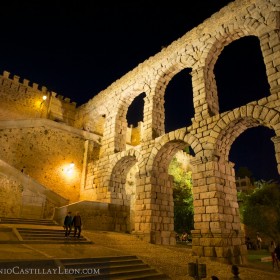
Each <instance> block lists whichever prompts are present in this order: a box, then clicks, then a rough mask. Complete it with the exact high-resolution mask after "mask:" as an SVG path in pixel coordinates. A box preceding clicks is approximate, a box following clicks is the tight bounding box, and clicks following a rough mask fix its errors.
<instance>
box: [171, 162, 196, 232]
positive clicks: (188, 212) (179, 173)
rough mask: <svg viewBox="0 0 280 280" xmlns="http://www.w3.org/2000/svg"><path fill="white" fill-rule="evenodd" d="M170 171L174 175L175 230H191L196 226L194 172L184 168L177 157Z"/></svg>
mask: <svg viewBox="0 0 280 280" xmlns="http://www.w3.org/2000/svg"><path fill="white" fill-rule="evenodd" d="M168 173H169V175H172V176H173V200H174V228H175V231H176V232H178V233H182V232H184V231H186V232H190V231H191V230H192V229H193V228H194V221H193V215H194V211H193V194H192V178H191V175H192V173H191V171H186V170H184V169H183V168H182V163H180V162H179V161H178V160H177V159H176V157H174V158H173V159H172V161H171V163H170V165H169V170H168Z"/></svg>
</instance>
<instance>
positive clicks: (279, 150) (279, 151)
mask: <svg viewBox="0 0 280 280" xmlns="http://www.w3.org/2000/svg"><path fill="white" fill-rule="evenodd" d="M271 140H272V141H273V143H274V148H275V157H276V162H277V170H278V173H279V174H280V136H274V137H272V138H271Z"/></svg>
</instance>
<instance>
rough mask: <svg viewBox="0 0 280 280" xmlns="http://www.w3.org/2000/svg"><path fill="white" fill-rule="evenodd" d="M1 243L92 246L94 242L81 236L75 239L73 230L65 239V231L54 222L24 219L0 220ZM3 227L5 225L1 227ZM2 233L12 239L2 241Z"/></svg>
mask: <svg viewBox="0 0 280 280" xmlns="http://www.w3.org/2000/svg"><path fill="white" fill-rule="evenodd" d="M0 219H1V221H0V243H2V244H3V243H4V244H7V243H21V244H28V243H29V244H31V243H32V244H40V243H42V242H43V243H44V244H73V243H75V244H76V243H77V244H91V243H92V241H91V240H89V239H88V238H87V237H85V236H83V235H81V236H80V238H79V239H77V238H74V236H73V230H72V232H71V234H70V237H69V238H65V236H64V229H63V228H62V226H59V225H57V224H56V223H55V222H54V221H52V220H36V219H24V218H2V217H1V218H0ZM1 225H3V226H4V227H3V226H2V227H1ZM1 233H2V235H3V233H5V236H7V234H9V233H10V235H11V238H7V237H5V238H4V240H3V239H1Z"/></svg>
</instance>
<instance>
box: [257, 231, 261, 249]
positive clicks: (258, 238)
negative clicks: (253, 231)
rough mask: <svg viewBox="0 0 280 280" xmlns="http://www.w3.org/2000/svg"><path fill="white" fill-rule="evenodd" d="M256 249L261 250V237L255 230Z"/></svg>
mask: <svg viewBox="0 0 280 280" xmlns="http://www.w3.org/2000/svg"><path fill="white" fill-rule="evenodd" d="M257 249H258V250H261V249H262V239H261V237H260V234H259V233H258V232H257Z"/></svg>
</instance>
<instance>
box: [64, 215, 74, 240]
mask: <svg viewBox="0 0 280 280" xmlns="http://www.w3.org/2000/svg"><path fill="white" fill-rule="evenodd" d="M72 220H73V218H72V215H71V212H70V211H69V212H68V213H67V215H66V216H65V218H64V223H63V227H64V230H65V238H69V236H70V232H71V229H72Z"/></svg>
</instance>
